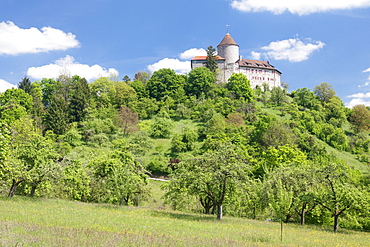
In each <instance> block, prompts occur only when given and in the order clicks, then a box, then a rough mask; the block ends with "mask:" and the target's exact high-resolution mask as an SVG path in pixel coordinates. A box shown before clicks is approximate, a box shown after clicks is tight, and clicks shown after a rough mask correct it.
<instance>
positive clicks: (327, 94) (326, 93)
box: [314, 82, 336, 102]
mask: <svg viewBox="0 0 370 247" xmlns="http://www.w3.org/2000/svg"><path fill="white" fill-rule="evenodd" d="M314 93H315V95H316V96H317V97H319V99H320V100H321V101H322V102H326V101H328V100H329V99H331V98H332V97H333V96H335V94H336V92H335V90H334V88H333V86H332V85H330V84H329V83H327V82H323V83H321V84H320V85H316V86H315V87H314Z"/></svg>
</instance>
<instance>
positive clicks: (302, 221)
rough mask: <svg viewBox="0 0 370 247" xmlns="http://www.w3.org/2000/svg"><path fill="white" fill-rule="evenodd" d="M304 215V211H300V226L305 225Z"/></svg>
mask: <svg viewBox="0 0 370 247" xmlns="http://www.w3.org/2000/svg"><path fill="white" fill-rule="evenodd" d="M305 215H306V211H305V210H304V209H302V211H301V225H304V224H305Z"/></svg>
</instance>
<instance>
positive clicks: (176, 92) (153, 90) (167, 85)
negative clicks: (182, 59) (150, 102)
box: [146, 69, 185, 101]
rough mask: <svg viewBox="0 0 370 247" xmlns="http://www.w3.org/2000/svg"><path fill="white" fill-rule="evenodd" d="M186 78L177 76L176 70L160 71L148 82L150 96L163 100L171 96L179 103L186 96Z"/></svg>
mask: <svg viewBox="0 0 370 247" xmlns="http://www.w3.org/2000/svg"><path fill="white" fill-rule="evenodd" d="M184 84H185V78H184V77H183V76H181V75H177V74H176V73H175V71H174V70H171V69H160V70H157V71H155V72H154V73H153V75H152V76H151V78H150V79H149V81H148V84H147V87H146V89H147V90H148V92H149V96H150V97H152V98H154V99H156V100H157V101H159V100H161V98H162V97H164V96H170V97H172V98H173V99H175V100H176V101H179V100H181V99H182V98H183V96H184V88H183V85H184Z"/></svg>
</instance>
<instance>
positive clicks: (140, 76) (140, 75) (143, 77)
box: [134, 71, 150, 85]
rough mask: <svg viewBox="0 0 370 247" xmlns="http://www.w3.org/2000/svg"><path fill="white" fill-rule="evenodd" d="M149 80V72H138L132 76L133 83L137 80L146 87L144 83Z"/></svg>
mask: <svg viewBox="0 0 370 247" xmlns="http://www.w3.org/2000/svg"><path fill="white" fill-rule="evenodd" d="M149 79H150V73H149V72H144V71H139V72H137V73H136V74H135V75H134V81H136V80H139V81H141V82H142V83H143V84H144V85H146V83H147V82H148V80H149Z"/></svg>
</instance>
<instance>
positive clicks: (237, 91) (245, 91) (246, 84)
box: [226, 73, 254, 101]
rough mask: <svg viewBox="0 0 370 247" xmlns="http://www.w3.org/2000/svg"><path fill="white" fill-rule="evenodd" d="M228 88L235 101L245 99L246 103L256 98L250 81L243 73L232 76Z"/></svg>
mask: <svg viewBox="0 0 370 247" xmlns="http://www.w3.org/2000/svg"><path fill="white" fill-rule="evenodd" d="M226 88H227V89H228V90H229V91H230V92H231V94H232V95H233V96H234V97H235V99H240V98H243V99H245V100H246V101H251V100H252V99H253V97H254V95H253V90H252V88H251V84H250V81H249V80H248V79H247V77H246V76H245V75H244V74H242V73H238V74H232V75H231V77H230V78H229V81H228V83H227V84H226Z"/></svg>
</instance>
